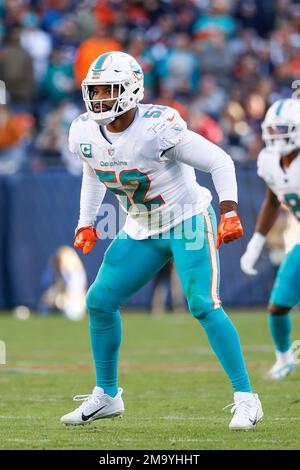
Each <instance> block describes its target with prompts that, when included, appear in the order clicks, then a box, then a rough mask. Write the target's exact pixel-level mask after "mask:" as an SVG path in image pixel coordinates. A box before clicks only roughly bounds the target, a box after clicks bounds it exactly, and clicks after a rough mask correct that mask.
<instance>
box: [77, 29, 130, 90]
mask: <svg viewBox="0 0 300 470" xmlns="http://www.w3.org/2000/svg"><path fill="white" fill-rule="evenodd" d="M120 50H122V45H121V44H120V43H119V42H117V41H115V40H114V39H113V38H112V37H110V36H109V34H108V31H107V29H106V28H105V27H104V26H101V27H100V26H97V27H95V30H94V33H93V36H91V37H90V38H88V39H86V40H85V41H83V42H82V43H81V45H80V46H79V48H78V50H77V54H76V58H75V63H74V73H75V78H76V83H77V86H78V87H80V86H81V82H82V80H83V79H84V78H85V76H86V74H87V72H88V69H89V66H90V65H91V63H92V62H93V60H95V59H96V58H97V57H98V56H99V55H101V54H104V53H105V52H107V51H120Z"/></svg>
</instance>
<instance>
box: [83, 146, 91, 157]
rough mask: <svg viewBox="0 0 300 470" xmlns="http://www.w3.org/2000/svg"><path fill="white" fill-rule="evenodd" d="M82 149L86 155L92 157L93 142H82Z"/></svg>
mask: <svg viewBox="0 0 300 470" xmlns="http://www.w3.org/2000/svg"><path fill="white" fill-rule="evenodd" d="M80 149H81V151H82V153H83V156H84V157H86V158H92V144H80Z"/></svg>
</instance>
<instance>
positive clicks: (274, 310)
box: [268, 303, 290, 315]
mask: <svg viewBox="0 0 300 470" xmlns="http://www.w3.org/2000/svg"><path fill="white" fill-rule="evenodd" d="M268 311H269V313H270V314H271V315H285V314H286V313H288V312H289V311H290V307H285V306H283V305H275V304H271V303H270V304H269V305H268Z"/></svg>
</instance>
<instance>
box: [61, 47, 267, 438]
mask: <svg viewBox="0 0 300 470" xmlns="http://www.w3.org/2000/svg"><path fill="white" fill-rule="evenodd" d="M143 90H144V89H143V72H142V69H141V67H140V66H139V64H138V63H137V62H136V60H135V59H134V58H133V57H131V56H129V55H127V54H125V53H121V52H108V53H106V54H103V55H101V56H100V57H98V59H96V60H95V61H94V62H93V64H92V65H91V67H90V69H89V72H88V75H87V77H86V79H85V80H84V81H83V84H82V91H83V97H84V101H85V104H86V108H87V113H86V114H83V115H81V116H80V117H79V118H78V119H76V120H75V121H74V122H73V123H72V126H71V129H70V149H71V151H72V152H74V153H76V154H77V155H79V157H80V158H82V160H83V180H82V191H81V201H80V218H79V223H78V227H77V229H76V236H75V247H77V248H79V249H81V250H82V251H83V253H88V252H89V251H90V250H91V249H92V248H93V246H94V245H95V242H96V241H97V238H98V234H97V232H96V230H95V228H94V223H95V219H96V215H97V213H98V208H99V205H100V204H101V202H102V200H103V197H104V194H105V191H106V188H109V189H110V190H111V191H112V192H113V193H115V195H116V196H117V198H118V199H119V200H120V204H121V205H122V207H123V208H124V209H125V210H126V211H127V213H128V215H127V220H126V223H125V226H124V228H123V230H121V232H120V233H119V234H118V235H117V236H116V238H115V239H114V240H113V242H112V243H111V245H110V246H109V248H108V250H107V251H106V253H105V256H104V259H103V262H102V265H101V267H100V270H99V273H98V275H97V277H96V280H95V282H94V283H93V284H92V285H91V287H90V289H89V292H88V294H87V307H88V311H89V316H90V336H91V344H92V351H93V357H94V364H95V369H96V386H95V388H94V390H93V393H92V394H91V395H88V396H84V397H82V398H83V399H84V402H83V404H82V405H81V406H80V407H79V408H77V409H75V410H74V411H73V412H71V413H68V414H67V415H65V416H63V417H62V418H61V421H62V422H63V423H65V424H86V423H89V422H90V421H93V420H95V419H99V418H107V417H112V416H116V415H120V414H122V413H123V411H124V404H123V400H122V397H121V395H122V389H121V388H118V375H117V370H118V352H119V346H120V342H121V317H120V312H119V309H120V307H121V305H122V304H123V303H124V302H125V301H126V300H127V299H128V298H129V297H130V296H131V295H132V294H133V293H134V292H136V291H137V290H138V289H140V288H141V287H142V286H143V285H144V284H146V282H148V281H149V280H150V279H151V278H152V277H153V276H154V275H155V273H157V272H158V271H159V270H160V269H161V268H162V267H163V266H164V265H165V264H166V263H167V262H168V260H169V259H170V258H171V257H174V262H175V265H176V268H177V271H178V273H179V276H180V278H181V282H182V284H183V288H184V291H185V294H186V296H187V300H188V304H189V309H190V311H191V313H192V315H193V316H194V317H195V318H196V319H197V320H198V321H199V322H200V323H201V325H202V326H203V327H204V329H205V332H206V334H207V336H208V339H209V341H210V343H211V346H212V348H213V350H214V351H215V353H216V355H217V357H218V359H219V360H220V363H221V365H222V366H223V368H224V370H225V372H226V373H227V375H228V377H229V379H230V381H231V383H232V386H233V390H234V404H233V408H232V413H233V418H232V420H231V423H230V428H231V429H252V428H254V427H255V425H256V423H257V422H258V421H259V420H260V419H261V418H262V416H263V412H262V407H261V404H260V401H259V399H258V396H257V395H256V394H253V392H252V388H251V385H250V381H249V377H248V374H247V371H246V367H245V364H244V359H243V355H242V351H241V347H240V342H239V338H238V334H237V331H236V329H235V327H234V326H233V324H232V322H231V320H230V319H229V317H228V316H227V315H226V313H225V312H224V310H223V308H222V307H221V301H220V298H219V293H218V291H219V260H218V252H217V250H216V245H217V247H219V246H220V244H221V243H222V242H224V243H228V242H230V241H232V240H234V239H236V238H238V237H241V236H242V234H243V229H242V226H241V223H240V220H239V217H238V215H237V187H236V179H235V171H234V165H233V162H232V160H231V158H230V157H229V156H228V155H227V154H226V153H225V152H223V151H222V150H221V149H220V148H218V147H217V146H215V145H213V144H212V143H210V142H208V141H207V140H205V139H204V138H202V137H201V136H199V135H197V134H195V133H194V132H191V131H189V130H187V127H186V123H185V122H184V121H183V120H182V119H181V117H180V116H179V114H178V113H177V111H175V110H174V109H172V108H169V107H166V106H157V105H147V104H139V102H140V101H141V100H142V98H143ZM194 168H198V169H200V170H203V171H205V172H210V173H211V175H212V177H213V181H214V185H215V187H216V190H217V192H218V195H219V199H220V209H221V214H222V215H221V221H220V223H219V227H218V238H217V236H216V235H217V233H216V232H217V230H216V229H217V227H216V219H215V214H214V211H213V209H212V207H211V206H210V201H211V194H210V192H209V191H208V190H207V189H206V188H203V187H201V186H200V185H199V184H198V183H197V182H196V179H195V173H194ZM77 398H78V397H77ZM79 398H80V397H79Z"/></svg>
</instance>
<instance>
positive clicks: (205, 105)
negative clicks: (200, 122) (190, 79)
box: [192, 75, 226, 119]
mask: <svg viewBox="0 0 300 470" xmlns="http://www.w3.org/2000/svg"><path fill="white" fill-rule="evenodd" d="M225 102H226V93H225V90H224V89H223V88H221V87H219V86H218V85H217V81H216V79H215V78H214V77H213V76H212V75H205V76H204V77H203V79H202V82H201V86H200V90H199V93H198V95H196V96H195V98H194V100H193V105H192V108H193V110H195V111H198V112H202V113H206V114H209V115H210V116H211V117H213V118H214V119H218V117H219V116H220V114H221V112H222V110H223V108H224V106H225Z"/></svg>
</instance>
